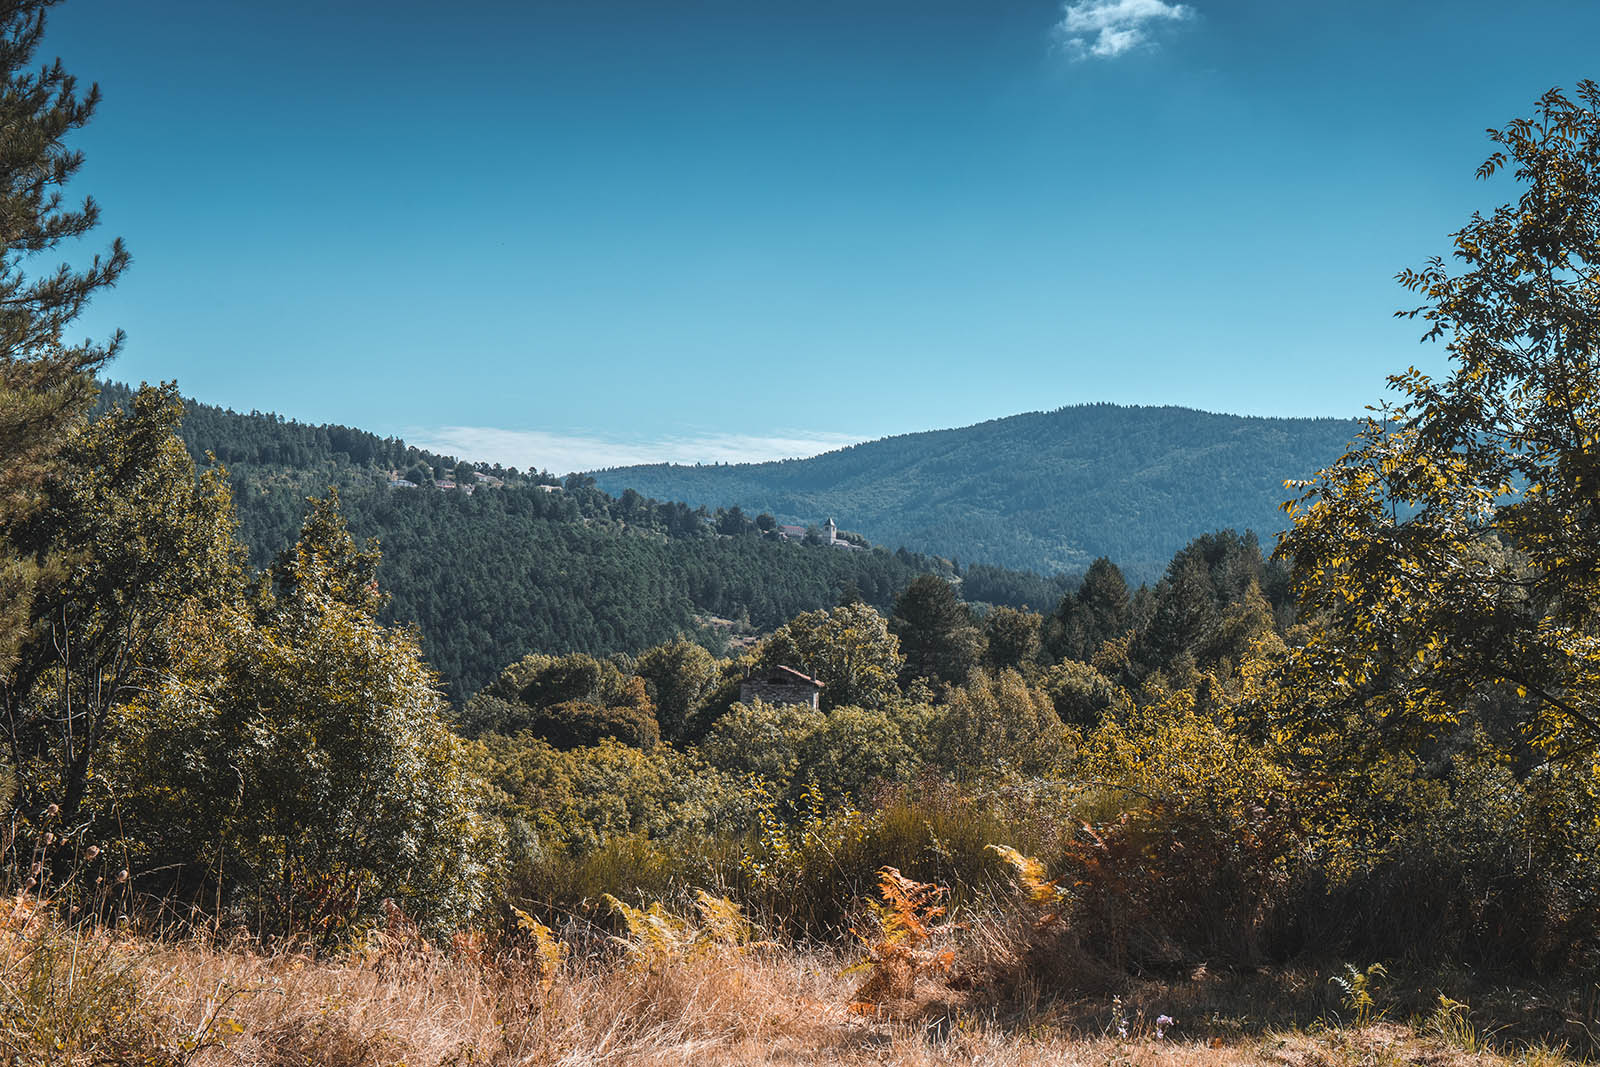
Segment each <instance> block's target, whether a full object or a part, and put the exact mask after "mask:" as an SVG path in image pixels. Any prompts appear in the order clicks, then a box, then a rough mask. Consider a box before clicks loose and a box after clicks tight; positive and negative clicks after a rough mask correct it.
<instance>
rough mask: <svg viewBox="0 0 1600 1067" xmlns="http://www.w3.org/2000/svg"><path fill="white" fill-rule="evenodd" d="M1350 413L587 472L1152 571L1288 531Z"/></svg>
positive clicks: (921, 442) (607, 485)
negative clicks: (1213, 535) (1290, 499)
mask: <svg viewBox="0 0 1600 1067" xmlns="http://www.w3.org/2000/svg"><path fill="white" fill-rule="evenodd" d="M1358 429H1359V426H1358V424H1357V423H1356V422H1354V421H1350V420H1343V419H1264V418H1244V417H1241V416H1237V415H1214V414H1210V413H1208V412H1203V411H1192V410H1189V409H1187V408H1176V407H1118V406H1116V405H1113V404H1089V405H1083V406H1079V407H1068V408H1061V409H1059V410H1056V411H1050V412H1036V413H1033V414H1028V415H1014V416H1012V417H1010V418H1005V419H995V420H993V421H990V422H985V423H980V424H978V425H976V426H967V427H963V428H961V429H954V430H937V431H932V432H928V433H914V434H906V435H903V436H900V437H889V438H885V439H883V440H880V441H869V442H867V443H866V444H860V445H855V446H853V447H850V448H845V449H840V450H838V451H836V452H829V453H826V454H825V455H821V456H816V457H813V458H811V459H801V460H782V461H778V462H772V463H751V464H735V465H722V466H700V467H685V466H675V465H668V464H658V465H651V466H639V467H624V468H618V469H615V470H605V471H597V472H595V475H594V477H595V480H596V483H597V484H598V485H599V486H600V487H601V488H602V489H605V490H607V491H609V492H613V493H620V492H622V491H623V490H624V489H628V488H632V489H636V490H638V491H639V492H641V493H643V494H645V495H646V496H655V497H661V498H663V499H671V500H683V501H686V502H688V503H689V504H690V505H691V506H701V505H703V506H706V507H729V506H733V505H738V506H739V507H742V508H744V509H746V510H747V511H770V512H772V513H773V514H774V515H776V516H777V517H778V518H779V519H781V520H783V521H790V519H791V518H795V517H805V516H814V515H823V514H832V515H835V516H837V517H838V519H839V521H840V522H842V523H845V524H846V525H848V526H849V527H850V528H851V529H853V530H860V531H861V532H862V533H863V534H865V535H866V536H867V537H869V538H871V539H872V540H874V541H879V542H884V543H889V544H897V545H898V544H904V545H906V546H907V547H909V548H911V549H914V550H918V551H937V552H939V553H941V554H946V555H951V554H953V555H954V556H955V557H956V558H958V559H962V560H968V559H971V560H978V561H982V562H985V563H996V564H1001V565H1003V566H1008V567H1023V568H1028V569H1032V570H1037V571H1042V572H1055V571H1079V572H1081V571H1082V570H1083V569H1084V568H1085V567H1086V566H1088V564H1089V562H1090V561H1091V560H1092V559H1094V558H1095V557H1097V556H1109V557H1110V558H1112V559H1114V560H1116V561H1117V562H1118V563H1119V564H1121V565H1122V566H1123V568H1124V569H1125V570H1127V571H1128V572H1129V573H1130V574H1131V575H1132V576H1134V577H1136V578H1138V579H1139V580H1154V579H1155V578H1156V577H1157V576H1158V575H1159V574H1160V572H1161V568H1162V567H1164V566H1165V565H1166V562H1167V560H1169V559H1171V558H1172V554H1173V553H1174V552H1176V551H1177V550H1178V549H1179V548H1181V547H1183V545H1184V544H1186V543H1187V542H1188V541H1189V540H1190V539H1192V538H1194V537H1198V536H1199V535H1200V534H1203V533H1206V532H1207V531H1210V530H1217V529H1224V528H1228V527H1233V528H1236V529H1252V530H1255V531H1257V532H1258V533H1259V534H1260V535H1261V536H1262V538H1263V539H1267V540H1270V539H1272V538H1273V537H1274V536H1275V535H1276V534H1277V532H1278V531H1279V530H1281V529H1282V528H1283V526H1284V521H1283V516H1282V515H1281V514H1280V513H1279V512H1278V506H1279V504H1281V503H1282V502H1283V500H1284V499H1285V498H1286V497H1287V495H1288V494H1287V492H1286V491H1285V489H1284V488H1283V482H1284V479H1285V478H1300V477H1305V476H1308V475H1310V474H1311V473H1312V472H1314V471H1316V470H1317V469H1319V468H1320V467H1322V466H1323V465H1325V464H1327V463H1329V462H1331V461H1332V460H1334V459H1335V458H1337V457H1338V456H1339V455H1340V454H1341V453H1342V452H1343V451H1344V447H1345V445H1346V444H1347V443H1348V442H1349V441H1350V439H1351V438H1352V437H1353V436H1354V435H1355V433H1356V431H1357V430H1358Z"/></svg>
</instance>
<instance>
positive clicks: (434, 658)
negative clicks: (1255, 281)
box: [100, 384, 1071, 699]
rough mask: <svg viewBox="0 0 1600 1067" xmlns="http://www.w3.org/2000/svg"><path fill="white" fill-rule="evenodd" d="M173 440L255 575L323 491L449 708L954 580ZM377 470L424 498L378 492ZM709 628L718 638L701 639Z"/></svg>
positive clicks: (228, 439) (517, 494)
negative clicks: (677, 645)
mask: <svg viewBox="0 0 1600 1067" xmlns="http://www.w3.org/2000/svg"><path fill="white" fill-rule="evenodd" d="M130 396H131V394H130V392H129V390H128V389H127V388H126V387H125V386H121V385H116V384H108V385H105V386H104V387H103V388H102V391H101V396H100V409H101V411H105V410H108V409H110V408H112V407H126V406H127V404H128V402H129V399H130ZM181 433H182V436H183V439H184V442H185V444H186V445H187V447H188V449H189V452H190V455H191V456H192V457H193V458H194V460H195V461H196V462H197V463H198V464H200V465H201V466H202V467H204V466H205V465H206V464H207V463H209V462H210V459H209V457H215V459H216V460H217V461H218V462H220V463H221V464H222V465H223V466H225V467H226V468H227V470H228V475H229V482H230V484H231V486H232V489H233V493H234V504H235V508H236V511H237V514H238V518H239V524H240V536H241V540H243V541H244V543H245V544H246V545H247V546H248V547H249V550H250V555H251V561H252V562H253V563H255V564H256V565H257V566H264V565H266V564H267V563H268V562H270V561H271V560H272V559H273V557H274V556H275V555H276V554H277V553H278V552H279V551H281V550H282V549H283V548H284V547H285V546H287V545H289V544H291V543H293V541H294V539H295V537H296V536H297V535H298V532H299V529H300V524H301V521H302V520H303V518H304V515H305V511H306V499H307V497H310V496H314V495H321V494H323V493H325V492H326V491H327V490H328V488H329V487H330V486H331V487H334V488H337V489H338V491H339V493H340V499H341V507H342V509H343V511H344V513H345V515H346V517H347V519H348V521H349V524H350V528H351V530H352V532H353V533H354V534H355V535H356V536H358V537H362V538H368V537H371V538H377V539H378V541H379V542H380V544H381V546H382V549H383V568H382V570H381V572H380V573H379V581H380V584H381V585H382V587H383V589H384V591H385V592H386V593H387V594H388V596H389V600H388V603H387V606H386V607H385V609H384V615H383V617H384V618H385V619H386V620H387V621H391V622H402V623H412V624H415V625H416V626H417V627H418V629H419V630H420V631H421V634H422V647H423V650H424V651H425V652H426V654H427V657H428V661H429V662H430V663H431V664H433V666H434V667H435V668H437V669H438V670H439V672H440V673H441V674H442V675H443V677H444V678H445V680H446V682H447V683H448V684H449V686H450V690H451V693H452V695H453V696H455V697H456V698H458V699H459V698H464V697H466V696H468V695H470V694H471V693H473V692H475V691H477V690H478V689H479V688H481V687H482V686H483V685H485V684H487V683H488V682H489V681H490V680H491V679H493V678H494V676H495V674H496V672H498V671H499V670H500V668H502V667H503V666H505V664H506V663H508V662H509V661H511V660H512V659H514V658H516V657H517V656H519V655H522V654H523V653H525V652H527V651H529V650H530V649H532V650H536V651H540V652H546V653H565V652H588V653H592V654H596V655H601V654H606V653H610V652H637V651H639V650H641V649H643V648H646V647H648V646H650V645H653V644H659V643H661V642H663V641H667V640H670V639H671V638H672V637H674V636H675V635H677V634H680V633H681V634H689V635H694V636H695V637H696V638H697V639H698V640H700V641H702V642H703V643H705V644H707V645H709V646H711V647H713V648H716V647H719V646H720V644H721V643H722V641H723V640H724V639H725V638H726V637H728V636H730V635H735V634H738V633H740V632H745V631H750V632H759V631H764V630H770V629H773V628H775V627H777V626H780V625H782V624H783V623H784V622H785V621H786V620H788V619H789V618H791V617H792V616H794V615H796V614H798V613H800V612H802V611H809V610H814V609H816V608H822V607H829V606H832V605H833V604H836V603H838V602H839V601H840V600H841V599H853V598H860V599H861V600H863V601H865V602H866V603H868V604H871V605H873V606H875V607H878V608H881V609H887V608H888V606H889V605H890V603H892V602H893V600H894V597H895V595H896V594H897V593H898V592H899V591H900V590H901V589H903V588H904V587H905V586H906V585H907V584H908V583H909V582H910V581H911V580H912V579H913V578H914V577H916V576H917V575H919V574H925V573H938V574H943V575H946V576H950V577H954V573H953V571H952V568H951V567H950V565H949V564H947V563H946V562H945V561H943V560H940V559H936V558H934V557H929V556H921V555H916V554H912V553H908V552H887V551H878V550H874V551H870V552H854V551H844V550H839V549H834V548H828V547H824V546H817V545H804V544H793V543H788V544H785V543H777V542H774V541H771V540H768V539H766V538H764V537H763V536H762V535H761V532H760V530H759V528H758V527H757V525H756V522H755V519H754V517H752V516H747V515H745V514H743V513H742V512H739V511H738V510H737V509H731V510H728V511H717V512H706V511H704V510H703V509H691V508H689V507H687V506H685V505H683V504H681V503H673V502H665V503H663V502H658V501H655V500H651V499H647V498H645V497H643V496H640V495H639V494H637V493H632V492H623V493H622V494H620V495H619V496H617V497H611V496H609V495H607V494H606V493H603V492H601V491H599V490H598V489H596V488H594V486H593V485H592V484H591V483H590V482H589V480H587V479H584V478H581V477H578V478H568V479H567V480H566V481H565V482H564V483H562V484H560V485H559V487H558V486H557V484H556V483H557V481H558V480H557V479H555V478H553V477H551V476H550V475H549V474H547V473H535V474H527V473H523V472H519V471H515V470H507V469H504V468H501V467H498V466H490V465H483V464H480V465H477V466H476V467H474V466H472V465H468V464H460V463H458V462H457V461H456V460H455V459H454V458H452V457H447V456H440V455H436V454H434V453H430V452H426V451H422V450H419V449H416V448H412V447H410V446H408V445H407V444H406V443H405V442H404V441H400V440H397V439H395V438H383V437H379V436H377V435H376V434H371V433H368V432H366V431H363V430H357V429H352V428H350V427H346V426H308V425H305V424H303V423H297V422H293V421H289V420H285V419H283V418H281V417H279V416H276V415H263V414H260V413H251V414H247V415H246V414H239V413H236V412H232V411H226V410H223V409H221V408H217V407H213V406H211V405H207V404H201V403H197V402H195V401H192V400H191V401H188V402H187V403H186V404H185V408H184V415H183V422H182V428H181ZM391 472H398V473H400V474H402V475H409V476H410V478H409V479H408V480H411V479H417V480H422V481H423V482H424V484H423V485H422V486H421V487H419V488H405V489H391V488H390V487H389V481H390V475H391ZM478 474H482V475H485V476H486V477H488V478H490V479H492V480H493V481H492V482H490V483H486V484H485V485H484V486H482V487H480V488H478V489H477V490H476V491H474V492H473V493H471V494H468V493H466V492H461V491H459V490H445V491H441V490H439V489H437V488H434V487H432V486H431V485H429V484H427V483H428V482H429V481H431V480H433V479H438V480H439V481H440V482H443V481H446V480H457V479H459V480H460V482H461V483H462V484H467V483H468V481H469V480H470V481H472V482H474V483H476V482H477V480H478V479H477V477H476V476H477V475H478ZM493 483H502V484H499V485H493ZM490 486H493V487H490ZM969 574H970V578H971V583H972V585H971V588H970V589H969V590H968V595H969V597H971V598H972V599H974V600H978V601H983V602H990V601H992V602H995V603H1003V604H1013V605H1016V606H1020V605H1023V604H1032V605H1036V606H1047V605H1049V604H1052V603H1054V602H1055V601H1056V600H1057V599H1059V598H1060V596H1061V594H1062V592H1063V591H1064V590H1065V589H1066V588H1067V587H1068V586H1069V585H1070V584H1071V582H1070V580H1069V579H1067V578H1065V577H1054V578H1043V577H1041V576H1039V575H1036V574H1027V573H1019V572H1014V571H1008V570H1004V569H1002V568H997V567H973V568H970V569H969ZM712 617H715V618H717V619H720V620H725V622H722V623H718V624H716V625H713V626H708V625H707V624H706V620H707V619H709V618H712Z"/></svg>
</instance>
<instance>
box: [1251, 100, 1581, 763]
mask: <svg viewBox="0 0 1600 1067" xmlns="http://www.w3.org/2000/svg"><path fill="white" fill-rule="evenodd" d="M1489 136H1490V138H1491V140H1493V141H1494V142H1495V143H1496V144H1497V145H1498V149H1497V150H1496V151H1495V153H1494V154H1493V155H1491V156H1490V158H1489V159H1488V161H1486V162H1485V163H1484V165H1483V166H1482V167H1481V168H1480V170H1479V176H1480V177H1483V178H1488V177H1490V176H1493V175H1495V174H1497V173H1499V172H1500V171H1502V170H1504V169H1508V168H1509V169H1510V170H1511V172H1512V174H1511V176H1512V177H1513V179H1514V180H1515V181H1516V182H1517V183H1519V185H1520V193H1519V195H1518V197H1517V199H1516V200H1515V202H1513V203H1508V204H1505V205H1502V206H1501V207H1499V208H1497V209H1496V210H1495V211H1493V212H1492V213H1490V214H1488V215H1482V214H1477V215H1474V216H1473V218H1472V219H1471V220H1470V221H1469V222H1468V223H1467V225H1466V226H1464V227H1463V228H1462V229H1460V230H1458V231H1457V232H1456V233H1455V234H1453V235H1452V237H1453V244H1454V248H1453V250H1452V255H1453V258H1454V259H1455V260H1456V262H1457V263H1458V264H1459V272H1452V271H1451V270H1450V269H1449V268H1447V267H1446V265H1445V262H1444V261H1443V260H1442V259H1438V258H1435V259H1433V260H1431V261H1429V263H1428V264H1427V265H1426V266H1424V267H1423V268H1422V269H1421V270H1417V271H1410V270H1408V271H1404V272H1402V273H1401V275H1400V281H1401V282H1402V284H1404V285H1405V286H1406V287H1407V288H1408V289H1410V290H1411V291H1412V292H1414V293H1417V294H1419V296H1420V297H1421V299H1422V303H1421V304H1420V306H1418V307H1416V308H1415V309H1413V310H1410V311H1408V312H1406V313H1405V314H1406V315H1407V316H1408V317H1417V316H1420V317H1421V318H1422V319H1423V320H1424V321H1425V322H1426V323H1427V324H1428V330H1427V333H1426V335H1425V336H1426V339H1429V340H1432V339H1442V340H1444V341H1445V346H1446V350H1447V351H1448V353H1449V356H1450V361H1451V364H1452V369H1451V372H1450V374H1449V376H1448V377H1446V378H1445V379H1443V380H1439V381H1436V380H1434V379H1433V378H1431V377H1429V376H1428V375H1425V374H1423V373H1421V372H1420V371H1417V370H1416V369H1415V368H1412V369H1410V370H1408V371H1407V372H1406V373H1404V374H1400V375H1396V376H1394V377H1392V378H1391V379H1390V384H1391V386H1392V387H1393V388H1394V389H1395V390H1397V391H1398V392H1399V393H1400V394H1401V395H1402V396H1403V398H1404V400H1403V403H1401V404H1400V406H1399V407H1397V408H1396V409H1394V410H1392V411H1385V412H1384V413H1383V414H1382V416H1381V417H1380V418H1374V419H1372V420H1369V422H1368V424H1367V426H1366V427H1365V429H1364V430H1363V431H1362V433H1361V435H1360V436H1359V438H1358V439H1357V440H1356V442H1355V443H1354V445H1353V446H1352V447H1351V448H1350V449H1349V451H1348V452H1347V453H1346V454H1345V455H1344V456H1343V457H1342V458H1341V459H1340V460H1339V461H1338V462H1336V463H1335V464H1333V465H1332V466H1330V467H1328V468H1326V469H1325V470H1323V471H1322V472H1321V473H1320V474H1318V475H1317V477H1316V478H1315V479H1314V480H1312V481H1309V482H1305V483H1301V489H1302V490H1303V494H1302V496H1301V497H1300V499H1299V500H1298V501H1297V502H1295V503H1294V504H1293V505H1292V506H1291V507H1290V514H1291V516H1292V518H1293V519H1294V523H1295V526H1294V529H1293V531H1292V532H1291V534H1290V536H1289V539H1288V541H1287V542H1286V543H1285V545H1284V547H1283V549H1282V552H1283V554H1284V556H1285V557H1286V558H1287V559H1289V560H1291V561H1292V562H1293V565H1294V581H1295V586H1296V589H1297V591H1298V592H1299V594H1300V596H1301V598H1302V599H1303V601H1304V603H1305V604H1306V606H1307V608H1308V609H1309V610H1310V611H1311V612H1313V613H1314V614H1315V616H1316V623H1317V625H1316V629H1315V630H1314V631H1313V632H1312V633H1311V634H1310V635H1309V637H1308V641H1307V644H1306V648H1305V650H1304V652H1303V654H1302V655H1301V656H1300V657H1299V665H1300V669H1301V671H1302V672H1303V675H1304V684H1305V685H1306V686H1307V687H1308V688H1310V687H1322V688H1324V689H1326V690H1328V692H1329V699H1327V700H1325V701H1323V702H1321V704H1320V709H1321V710H1322V712H1323V713H1324V715H1325V716H1327V717H1328V718H1327V720H1325V721H1331V720H1332V719H1333V718H1334V717H1337V716H1343V715H1346V714H1354V715H1357V716H1359V718H1360V719H1361V720H1362V721H1364V722H1369V723H1378V722H1382V723H1387V724H1393V727H1394V728H1395V729H1397V730H1400V731H1404V732H1405V733H1407V734H1408V735H1409V738H1408V740H1409V743H1411V744H1418V743H1421V742H1423V741H1425V740H1426V739H1428V738H1430V737H1436V736H1438V735H1440V734H1441V733H1448V732H1449V731H1450V730H1451V728H1452V724H1454V723H1457V722H1459V721H1461V719H1462V718H1463V716H1464V715H1465V714H1466V713H1467V712H1468V710H1469V709H1471V708H1472V707H1474V705H1475V702H1476V698H1477V697H1478V696H1479V695H1480V694H1483V693H1485V692H1498V693H1499V694H1500V695H1501V697H1502V700H1503V702H1504V706H1505V708H1506V710H1507V711H1508V713H1509V714H1510V715H1511V716H1512V717H1513V718H1514V719H1515V720H1516V722H1517V723H1518V724H1519V725H1520V726H1521V728H1522V729H1523V730H1524V731H1525V732H1526V735H1527V737H1528V738H1529V739H1530V740H1531V741H1532V742H1533V743H1534V744H1536V745H1537V746H1538V747H1539V749H1540V750H1541V751H1542V752H1543V753H1544V754H1545V755H1546V756H1547V757H1549V758H1551V759H1556V760H1569V759H1575V760H1581V761H1587V762H1594V761H1595V760H1597V759H1600V704H1597V703H1596V699H1597V698H1596V694H1597V693H1600V547H1597V546H1600V511H1597V510H1596V508H1595V491H1596V486H1597V484H1600V483H1597V481H1596V474H1595V466H1594V449H1595V443H1596V441H1597V440H1600V389H1597V387H1596V383H1597V382H1600V315H1597V314H1596V312H1595V307H1596V303H1597V295H1600V280H1597V279H1600V213H1597V212H1596V202H1597V200H1600V86H1597V85H1596V84H1595V83H1594V82H1589V81H1586V82H1583V83H1582V84H1581V85H1580V86H1579V88H1578V91H1577V93H1576V95H1575V98H1569V97H1568V96H1567V95H1565V94H1563V93H1562V92H1560V91H1559V90H1551V91H1550V92H1548V93H1546V94H1545V95H1544V96H1543V97H1542V98H1541V99H1540V101H1539V103H1538V106H1537V114H1536V115H1535V117H1534V118H1531V119H1516V120H1514V121H1512V122H1511V123H1510V124H1508V125H1507V126H1505V127H1504V128H1502V129H1499V130H1491V131H1490V133H1489Z"/></svg>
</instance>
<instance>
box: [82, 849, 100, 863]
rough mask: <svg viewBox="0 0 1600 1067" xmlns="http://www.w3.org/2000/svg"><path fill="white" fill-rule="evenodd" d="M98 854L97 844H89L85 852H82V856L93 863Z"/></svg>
mask: <svg viewBox="0 0 1600 1067" xmlns="http://www.w3.org/2000/svg"><path fill="white" fill-rule="evenodd" d="M98 855H100V846H99V845H90V846H89V848H88V850H87V851H86V852H84V854H83V858H84V859H85V860H86V861H88V862H90V863H93V862H94V858H95V857H96V856H98Z"/></svg>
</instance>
